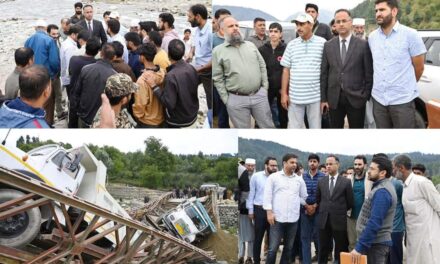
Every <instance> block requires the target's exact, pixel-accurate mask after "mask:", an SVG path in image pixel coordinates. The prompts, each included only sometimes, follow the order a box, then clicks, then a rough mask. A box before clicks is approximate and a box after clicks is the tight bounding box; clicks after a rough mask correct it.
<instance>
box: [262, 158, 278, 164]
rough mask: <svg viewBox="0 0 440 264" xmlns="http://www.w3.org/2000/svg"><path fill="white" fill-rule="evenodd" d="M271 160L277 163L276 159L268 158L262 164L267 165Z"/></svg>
mask: <svg viewBox="0 0 440 264" xmlns="http://www.w3.org/2000/svg"><path fill="white" fill-rule="evenodd" d="M271 160H274V161H277V159H276V158H274V157H271V156H269V157H267V158H266V159H265V160H264V164H266V165H269V161H271Z"/></svg>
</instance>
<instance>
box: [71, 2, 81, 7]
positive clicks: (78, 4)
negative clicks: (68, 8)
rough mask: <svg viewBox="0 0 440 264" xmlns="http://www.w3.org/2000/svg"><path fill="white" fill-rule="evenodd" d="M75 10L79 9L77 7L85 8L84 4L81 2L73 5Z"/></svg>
mask: <svg viewBox="0 0 440 264" xmlns="http://www.w3.org/2000/svg"><path fill="white" fill-rule="evenodd" d="M73 6H74V7H75V8H77V7H81V8H82V7H83V4H82V3H81V2H76V3H75V4H74V5H73Z"/></svg>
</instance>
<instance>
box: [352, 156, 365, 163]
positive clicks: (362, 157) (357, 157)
mask: <svg viewBox="0 0 440 264" xmlns="http://www.w3.org/2000/svg"><path fill="white" fill-rule="evenodd" d="M357 159H361V160H362V161H363V162H364V164H367V157H365V156H364V155H356V157H354V159H353V161H355V160H357Z"/></svg>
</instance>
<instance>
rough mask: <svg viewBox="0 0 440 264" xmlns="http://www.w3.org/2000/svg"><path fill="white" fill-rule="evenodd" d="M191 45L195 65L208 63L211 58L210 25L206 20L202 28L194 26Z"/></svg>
mask: <svg viewBox="0 0 440 264" xmlns="http://www.w3.org/2000/svg"><path fill="white" fill-rule="evenodd" d="M193 45H194V47H195V51H194V52H195V56H194V57H195V63H196V67H199V66H204V65H206V64H208V63H209V62H210V61H211V59H212V26H211V23H209V22H208V21H206V24H205V26H203V28H202V29H200V28H199V27H197V28H196V31H195V37H194V42H193Z"/></svg>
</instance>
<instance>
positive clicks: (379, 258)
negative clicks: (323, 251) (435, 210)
mask: <svg viewBox="0 0 440 264" xmlns="http://www.w3.org/2000/svg"><path fill="white" fill-rule="evenodd" d="M391 171H392V166H391V161H390V160H389V159H388V158H385V157H383V156H376V157H374V158H373V160H372V161H371V164H370V167H369V169H368V179H369V180H370V181H372V182H373V187H372V189H371V192H370V193H369V194H368V197H367V199H366V200H365V202H364V204H363V206H362V210H361V212H360V215H359V219H358V220H357V223H356V231H357V233H358V236H359V239H358V241H357V243H356V246H355V249H353V250H352V251H351V256H352V262H354V263H360V261H359V259H360V257H361V254H364V255H367V260H368V263H369V264H387V263H388V255H389V252H390V247H391V245H392V240H391V232H392V230H393V219H394V213H395V211H396V203H397V195H396V191H395V189H394V186H393V184H392V183H391V180H390V177H391ZM353 260H354V261H353ZM409 263H413V262H409Z"/></svg>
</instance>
